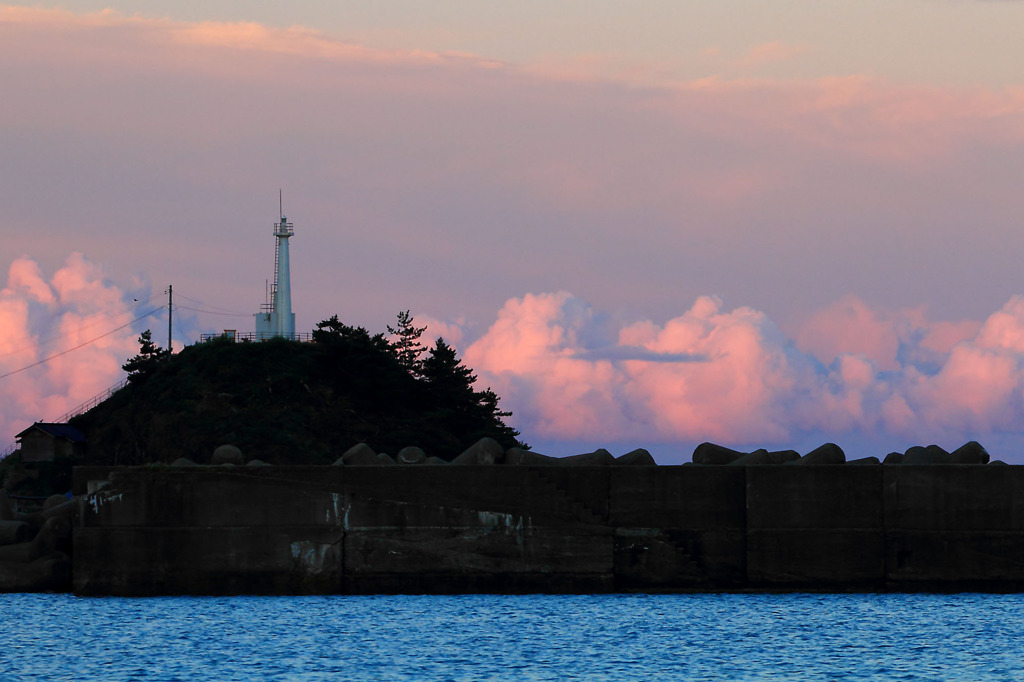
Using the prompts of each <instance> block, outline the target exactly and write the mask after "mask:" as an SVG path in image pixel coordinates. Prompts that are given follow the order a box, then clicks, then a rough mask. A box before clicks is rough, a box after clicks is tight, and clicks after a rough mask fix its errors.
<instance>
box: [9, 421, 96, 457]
mask: <svg viewBox="0 0 1024 682" xmlns="http://www.w3.org/2000/svg"><path fill="white" fill-rule="evenodd" d="M17 439H18V445H20V446H21V449H20V452H21V461H22V462H52V461H54V460H55V459H56V458H58V457H71V456H74V455H80V454H82V452H83V451H84V449H85V434H84V433H82V432H81V431H79V430H78V429H76V428H75V427H74V426H70V425H68V424H52V423H49V422H36V423H35V424H33V425H32V426H30V427H28V428H27V429H25V430H24V431H22V432H21V433H19V434H18V435H17Z"/></svg>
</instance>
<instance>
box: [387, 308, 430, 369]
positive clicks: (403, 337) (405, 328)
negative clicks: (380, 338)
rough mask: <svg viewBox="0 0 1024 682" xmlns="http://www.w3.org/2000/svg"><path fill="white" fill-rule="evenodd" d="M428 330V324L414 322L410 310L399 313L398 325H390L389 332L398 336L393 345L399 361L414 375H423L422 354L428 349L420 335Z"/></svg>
mask: <svg viewBox="0 0 1024 682" xmlns="http://www.w3.org/2000/svg"><path fill="white" fill-rule="evenodd" d="M426 330H427V327H426V325H424V326H422V327H417V326H416V325H414V324H413V321H412V315H410V314H409V311H408V310H405V311H402V312H400V313H398V323H397V326H395V327H392V326H391V325H390V324H389V325H388V333H389V334H391V335H392V336H395V337H397V339H396V340H395V341H393V342H392V344H391V345H392V346H393V347H394V349H395V353H396V354H397V355H398V363H399V364H400V365H402V366H403V367H405V369H406V370H408V371H409V373H410V374H412V375H413V376H421V375H422V372H421V365H422V362H421V361H420V356H421V355H422V354H423V352H424V351H425V350H427V349H426V348H425V347H424V346H423V344H422V343H420V337H421V336H422V335H423V332H425V331H426Z"/></svg>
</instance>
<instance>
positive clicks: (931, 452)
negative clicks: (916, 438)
mask: <svg viewBox="0 0 1024 682" xmlns="http://www.w3.org/2000/svg"><path fill="white" fill-rule="evenodd" d="M901 463H902V464H909V465H920V464H952V463H953V457H952V455H950V454H949V453H948V452H946V451H945V450H943V449H942V448H940V447H939V446H938V445H929V446H928V447H921V446H920V445H914V446H912V447H909V448H907V451H906V452H904V453H903V461H902V462H901Z"/></svg>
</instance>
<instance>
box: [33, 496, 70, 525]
mask: <svg viewBox="0 0 1024 682" xmlns="http://www.w3.org/2000/svg"><path fill="white" fill-rule="evenodd" d="M61 497H63V495H62V496H61ZM76 506H77V505H76V504H75V501H74V500H73V499H71V500H69V499H67V498H66V497H64V501H63V502H61V503H60V504H55V505H53V506H52V507H50V508H48V509H43V511H41V512H39V525H42V524H43V523H45V522H46V519H52V518H53V517H55V516H71V515H72V514H74V513H75V507H76Z"/></svg>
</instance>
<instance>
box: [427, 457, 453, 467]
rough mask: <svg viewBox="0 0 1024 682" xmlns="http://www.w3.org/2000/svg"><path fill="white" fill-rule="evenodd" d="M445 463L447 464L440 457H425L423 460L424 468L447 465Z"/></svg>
mask: <svg viewBox="0 0 1024 682" xmlns="http://www.w3.org/2000/svg"><path fill="white" fill-rule="evenodd" d="M447 463H448V462H446V461H444V460H443V459H441V458H440V457H434V456H430V457H427V458H426V459H425V460H423V464H424V465H425V466H436V465H438V464H447Z"/></svg>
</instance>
